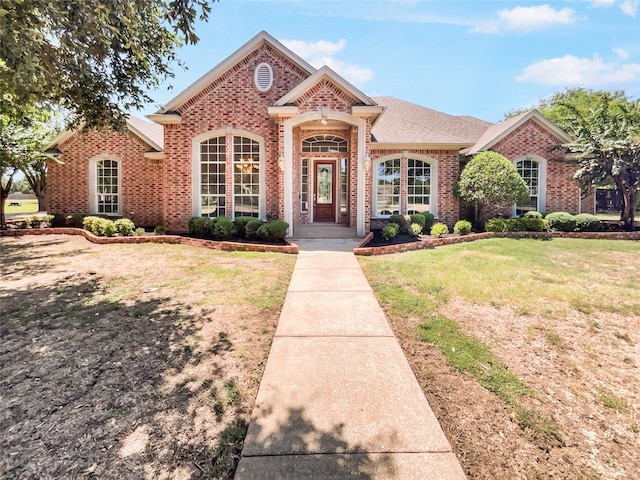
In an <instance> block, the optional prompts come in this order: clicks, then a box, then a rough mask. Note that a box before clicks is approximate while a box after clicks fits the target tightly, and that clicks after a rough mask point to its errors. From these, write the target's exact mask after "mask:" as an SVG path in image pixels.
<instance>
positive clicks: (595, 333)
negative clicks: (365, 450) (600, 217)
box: [360, 239, 640, 480]
mask: <svg viewBox="0 0 640 480" xmlns="http://www.w3.org/2000/svg"><path fill="white" fill-rule="evenodd" d="M360 262H361V265H362V266H363V268H364V270H365V274H366V275H367V278H368V279H369V281H370V283H371V285H372V287H373V288H374V291H375V292H376V295H377V296H378V299H379V300H380V303H381V304H382V305H383V308H384V309H385V311H386V314H387V317H388V318H389V321H390V322H391V324H392V327H393V329H394V331H395V334H396V336H397V337H398V339H399V341H400V343H401V346H402V348H403V350H404V352H405V355H406V356H407V358H408V360H409V362H410V364H411V365H412V368H413V370H414V372H415V374H416V376H417V377H418V380H419V382H420V384H421V386H422V388H423V391H424V392H425V395H426V396H427V398H428V400H429V403H430V405H431V407H432V409H433V410H434V412H435V414H436V416H437V417H438V419H439V421H440V422H441V425H442V427H443V429H444V431H445V434H446V435H447V437H448V439H449V441H450V443H451V444H452V446H453V448H454V451H455V452H456V454H457V456H458V458H459V459H460V461H461V463H462V465H463V468H464V470H465V472H466V473H467V475H468V476H469V478H473V479H505V480H506V479H515V478H518V479H551V478H553V479H567V480H568V479H585V480H586V479H590V480H595V479H602V480H604V479H614V478H615V479H638V478H640V474H639V473H638V472H640V411H639V407H640V380H639V379H640V368H639V367H640V294H639V292H640V289H639V287H640V242H625V241H596V240H577V239H571V240H569V239H553V240H547V241H542V240H512V239H490V240H484V241H479V242H473V243H467V244H459V245H452V246H446V247H438V248H437V249H435V250H421V251H416V252H410V253H403V254H396V255H388V256H382V257H367V258H361V259H360Z"/></svg>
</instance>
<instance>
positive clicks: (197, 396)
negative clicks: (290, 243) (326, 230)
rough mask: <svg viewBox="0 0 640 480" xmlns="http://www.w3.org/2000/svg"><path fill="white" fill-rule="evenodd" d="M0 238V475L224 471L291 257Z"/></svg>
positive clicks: (233, 458)
mask: <svg viewBox="0 0 640 480" xmlns="http://www.w3.org/2000/svg"><path fill="white" fill-rule="evenodd" d="M0 247H1V248H2V286H1V288H0V319H1V320H0V330H1V332H0V333H1V334H2V338H3V342H2V345H1V347H0V390H1V391H2V392H4V393H3V394H2V395H3V397H2V402H1V403H0V418H1V419H2V422H1V423H0V472H1V476H2V478H80V477H85V476H87V477H95V478H113V479H116V478H118V479H119V478H148V479H159V478H230V476H231V475H232V473H233V471H234V469H235V465H236V462H237V459H238V456H239V452H240V448H241V446H242V440H243V439H244V433H245V428H246V425H247V422H248V420H249V416H250V413H251V410H252V408H253V403H254V400H255V395H256V393H257V388H258V381H259V378H260V376H261V374H262V371H263V369H264V364H265V360H266V357H267V354H268V350H269V347H270V344H271V340H272V337H273V333H274V331H275V326H276V323H277V319H278V315H279V311H280V308H281V305H282V303H283V301H284V296H285V293H286V289H287V286H288V282H289V278H290V275H291V272H292V270H293V264H294V262H295V257H294V256H287V255H282V254H255V253H250V254H246V253H245V254H240V253H223V252H216V251H211V250H205V249H198V248H194V247H188V246H182V245H165V244H141V245H95V244H92V243H90V242H87V241H86V240H85V239H84V238H81V237H66V236H55V235H47V236H37V237H35V236H25V237H15V238H0Z"/></svg>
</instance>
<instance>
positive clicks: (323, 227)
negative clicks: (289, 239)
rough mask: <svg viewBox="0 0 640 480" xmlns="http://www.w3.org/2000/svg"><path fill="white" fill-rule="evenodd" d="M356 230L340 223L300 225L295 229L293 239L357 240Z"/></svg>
mask: <svg viewBox="0 0 640 480" xmlns="http://www.w3.org/2000/svg"><path fill="white" fill-rule="evenodd" d="M356 237H357V235H356V228H355V227H347V226H345V225H341V224H338V223H312V224H308V225H303V224H298V225H296V226H295V227H294V229H293V238H294V240H295V239H303V238H356Z"/></svg>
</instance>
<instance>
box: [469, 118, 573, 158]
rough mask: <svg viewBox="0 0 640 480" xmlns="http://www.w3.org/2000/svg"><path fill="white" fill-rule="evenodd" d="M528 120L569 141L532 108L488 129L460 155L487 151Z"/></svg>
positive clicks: (556, 127) (568, 138)
mask: <svg viewBox="0 0 640 480" xmlns="http://www.w3.org/2000/svg"><path fill="white" fill-rule="evenodd" d="M529 120H533V121H534V122H536V123H538V124H539V125H540V126H542V127H543V128H545V129H546V130H548V131H550V132H551V133H553V134H554V135H555V136H556V137H558V138H559V139H560V140H562V141H563V142H570V141H571V138H570V137H569V136H568V135H567V134H566V133H565V132H564V131H563V130H561V129H560V128H559V127H558V126H557V125H556V124H555V123H553V122H551V121H550V120H547V119H546V118H545V117H544V115H542V114H541V113H540V112H539V111H538V110H536V109H535V108H533V109H531V110H529V111H527V112H524V113H521V114H520V115H517V116H515V117H511V118H509V119H507V120H505V121H504V122H501V123H497V124H495V125H493V126H491V127H489V128H488V129H487V130H486V131H485V132H484V134H483V135H482V136H481V137H480V138H479V139H478V140H477V141H476V143H475V145H473V146H472V147H470V148H467V149H465V150H463V151H462V153H464V154H465V155H475V154H476V153H479V152H483V151H485V150H489V149H490V148H491V147H493V146H494V145H495V144H496V143H498V142H499V141H500V140H502V139H503V138H505V137H506V136H507V135H509V134H510V133H511V132H513V131H514V130H516V129H517V128H520V127H521V126H522V125H524V124H525V123H526V122H528V121H529Z"/></svg>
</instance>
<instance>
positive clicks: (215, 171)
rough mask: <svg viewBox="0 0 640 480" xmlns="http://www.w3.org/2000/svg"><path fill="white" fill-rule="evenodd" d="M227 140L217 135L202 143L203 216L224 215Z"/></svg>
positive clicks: (201, 196)
mask: <svg viewBox="0 0 640 480" xmlns="http://www.w3.org/2000/svg"><path fill="white" fill-rule="evenodd" d="M225 187H226V142H225V137H215V138H210V139H208V140H205V141H204V142H202V143H200V207H201V209H202V210H201V215H202V216H203V217H224V216H226V214H227V210H226V206H225V205H226V200H225Z"/></svg>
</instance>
